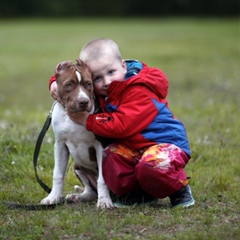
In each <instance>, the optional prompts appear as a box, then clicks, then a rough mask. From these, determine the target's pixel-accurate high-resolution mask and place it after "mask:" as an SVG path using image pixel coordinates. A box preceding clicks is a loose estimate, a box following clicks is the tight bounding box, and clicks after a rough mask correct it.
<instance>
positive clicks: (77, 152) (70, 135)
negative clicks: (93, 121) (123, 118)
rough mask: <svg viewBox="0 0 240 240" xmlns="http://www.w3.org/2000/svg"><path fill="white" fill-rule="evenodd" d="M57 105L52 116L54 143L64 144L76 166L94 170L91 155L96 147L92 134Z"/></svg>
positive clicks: (94, 163) (94, 164)
mask: <svg viewBox="0 0 240 240" xmlns="http://www.w3.org/2000/svg"><path fill="white" fill-rule="evenodd" d="M59 105H60V104H57V105H56V106H55V107H54V110H53V114H52V128H53V132H54V136H55V141H60V142H62V143H64V145H65V146H67V148H68V150H69V152H70V154H71V155H72V157H73V158H74V160H75V161H76V162H77V163H78V164H80V165H81V166H85V167H88V168H92V169H95V167H96V164H97V163H96V158H95V154H93V153H94V152H95V150H94V148H95V147H94V146H96V139H95V136H94V134H93V133H92V132H89V131H87V130H86V128H85V127H84V126H81V125H79V124H76V123H74V122H73V121H72V120H71V119H70V118H69V117H68V115H67V114H66V111H65V110H64V109H63V108H62V106H59ZM89 160H90V161H89Z"/></svg>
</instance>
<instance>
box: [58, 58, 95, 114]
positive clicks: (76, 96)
mask: <svg viewBox="0 0 240 240" xmlns="http://www.w3.org/2000/svg"><path fill="white" fill-rule="evenodd" d="M76 61H77V63H76V64H74V63H73V62H71V61H64V62H60V63H59V64H58V65H57V66H56V70H55V76H56V82H57V85H58V96H59V98H60V99H61V101H62V103H63V105H64V107H65V108H66V109H67V111H68V112H70V113H74V112H85V111H87V112H91V111H92V110H93V102H94V99H93V98H94V93H93V81H92V76H91V73H90V71H89V69H88V67H87V66H86V64H85V63H84V62H83V61H81V60H80V59H76Z"/></svg>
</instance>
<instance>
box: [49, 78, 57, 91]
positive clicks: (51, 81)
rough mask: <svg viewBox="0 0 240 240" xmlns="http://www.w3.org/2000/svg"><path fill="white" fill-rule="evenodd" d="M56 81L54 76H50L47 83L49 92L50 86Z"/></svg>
mask: <svg viewBox="0 0 240 240" xmlns="http://www.w3.org/2000/svg"><path fill="white" fill-rule="evenodd" d="M55 81H56V77H55V75H53V76H51V78H50V79H49V81H48V89H49V90H50V87H51V84H52V83H53V82H55Z"/></svg>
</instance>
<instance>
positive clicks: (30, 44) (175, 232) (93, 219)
mask: <svg viewBox="0 0 240 240" xmlns="http://www.w3.org/2000/svg"><path fill="white" fill-rule="evenodd" d="M0 32H1V37H0V66H1V71H0V83H1V88H0V112H1V115H0V161H1V165H0V200H2V201H13V202H20V203H38V202H39V201H40V200H41V199H42V198H43V197H45V196H46V195H47V194H46V193H45V192H44V191H43V190H42V189H41V187H40V186H39V185H38V183H37V181H36V179H35V175H34V170H33V165H32V156H33V151H34V147H35V142H36V139H37V136H38V134H39V132H40V130H41V128H42V125H43V123H44V121H45V118H46V116H47V113H48V111H49V110H50V108H51V105H52V102H53V100H52V98H51V97H50V94H49V92H48V86H47V83H48V79H49V78H50V76H51V75H52V74H53V72H54V69H55V66H56V65H57V63H58V62H60V61H62V60H73V61H74V60H75V59H76V58H77V57H78V55H79V52H80V49H81V47H82V46H83V44H84V43H86V42H87V41H89V40H90V39H92V38H95V37H109V38H112V39H114V40H115V41H116V42H117V43H118V44H119V46H120V50H121V52H122V55H123V57H124V58H134V59H139V60H142V61H144V62H146V63H148V64H149V65H150V66H156V67H159V68H161V69H162V70H163V71H164V72H165V73H166V75H167V77H168V79H169V82H170V88H169V96H168V100H169V104H170V107H171V109H172V110H173V112H174V113H175V115H176V117H178V118H179V119H181V120H182V121H183V122H184V124H185V126H186V128H187V131H188V135H189V140H190V142H191V148H192V152H193V157H192V159H191V161H190V162H189V164H188V165H187V166H186V171H187V173H188V175H189V176H191V187H192V191H193V194H194V197H195V200H196V206H195V207H194V208H192V209H189V210H177V209H176V210H172V209H171V208H170V207H169V200H168V199H163V200H160V202H159V204H158V205H157V206H155V207H138V208H129V209H116V210H114V211H104V210H97V209H96V207H95V203H91V204H90V203H88V204H82V205H79V206H73V205H65V206H59V207H57V208H56V209H54V210H51V211H37V212H32V211H25V210H9V209H7V208H6V207H4V206H0V239H11V240H12V239H114V240H118V239H164V240H165V239H183V240H184V239H185V240H188V239H192V240H195V239H196V240H197V239H201V240H202V239H208V240H211V239H237V238H239V235H240V229H239V225H240V201H239V199H240V188H239V182H240V174H239V173H240V164H239V160H240V157H239V153H240V152H239V149H240V134H239V128H240V122H239V117H240V110H239V107H240V97H239V89H240V68H239V66H240V45H239V40H240V33H239V20H238V19H230V20H226V19H225V20H220V19H206V20H203V19H201V20H198V19H181V18H180V19H148V20H146V19H122V20H121V19H105V20H104V19H92V20H90V19H73V20H64V19H61V20H60V19H59V20H31V19H29V20H12V21H11V20H6V21H3V20H2V21H1V22H0ZM53 142H54V139H53V135H52V132H51V130H50V131H49V132H48V133H47V136H46V137H45V139H44V143H43V146H42V150H41V152H40V157H39V175H40V176H41V178H42V179H43V181H44V182H46V183H47V184H48V185H49V186H51V181H52V168H53V162H54V160H53ZM75 184H78V180H77V179H76V178H75V176H74V174H73V170H72V161H70V165H69V170H68V172H67V176H66V185H65V189H64V194H67V193H69V192H71V191H72V190H73V186H74V185H75Z"/></svg>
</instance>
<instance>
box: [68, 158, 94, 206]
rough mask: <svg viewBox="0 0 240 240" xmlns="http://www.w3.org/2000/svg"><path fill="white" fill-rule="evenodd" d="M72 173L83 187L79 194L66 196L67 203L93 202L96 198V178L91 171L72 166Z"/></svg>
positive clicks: (75, 165)
mask: <svg viewBox="0 0 240 240" xmlns="http://www.w3.org/2000/svg"><path fill="white" fill-rule="evenodd" d="M74 171H75V174H76V176H77V177H78V179H79V181H80V182H81V183H82V185H83V186H84V191H83V192H82V193H81V194H68V195H67V197H66V198H67V200H68V201H69V202H88V201H93V200H95V199H96V197H97V176H96V173H94V172H93V171H91V170H89V169H86V168H84V167H80V166H79V165H77V164H76V163H75V164H74Z"/></svg>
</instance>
